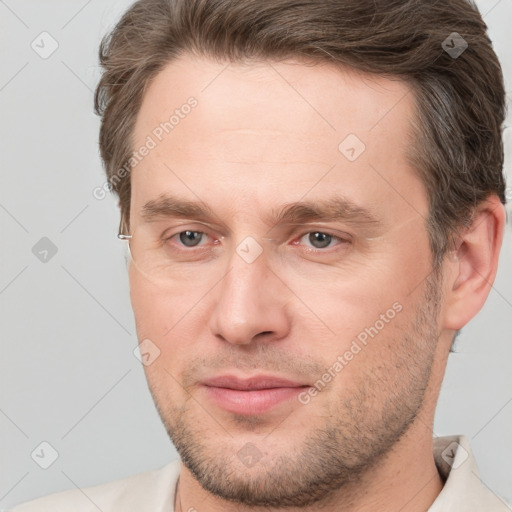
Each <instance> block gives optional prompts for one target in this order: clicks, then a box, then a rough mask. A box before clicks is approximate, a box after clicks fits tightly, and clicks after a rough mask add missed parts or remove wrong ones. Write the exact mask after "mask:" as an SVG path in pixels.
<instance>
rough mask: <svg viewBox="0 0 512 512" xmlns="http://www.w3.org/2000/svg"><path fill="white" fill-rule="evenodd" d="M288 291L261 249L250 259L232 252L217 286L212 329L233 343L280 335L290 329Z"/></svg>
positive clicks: (239, 343) (217, 334)
mask: <svg viewBox="0 0 512 512" xmlns="http://www.w3.org/2000/svg"><path fill="white" fill-rule="evenodd" d="M290 293H291V292H290V290H289V289H288V288H287V287H286V286H285V284H284V283H283V281H282V280H281V279H280V278H279V277H278V275H276V274H275V273H274V271H273V270H271V269H270V268H269V266H268V261H267V259H266V255H265V253H264V252H263V253H262V254H260V255H259V256H258V258H256V259H255V260H254V261H252V262H248V261H246V260H245V259H243V258H242V257H241V256H240V255H239V254H238V253H236V252H233V256H232V257H231V258H230V262H229V271H228V272H227V274H226V275H225V276H224V278H223V279H222V280H221V282H220V283H219V285H218V287H216V294H215V298H214V301H215V305H214V306H213V312H212V315H211V317H210V328H211V331H212V333H213V334H214V335H215V336H216V337H218V338H221V339H223V340H224V341H226V342H229V343H232V344H233V345H248V344H250V343H251V342H253V341H255V340H256V339H258V340H264V339H267V340H268V341H270V340H274V339H281V338H283V337H285V336H286V335H287V333H288V332H289V330H290V317H289V315H290V311H289V310H288V308H287V303H288V302H290V297H289V294H290Z"/></svg>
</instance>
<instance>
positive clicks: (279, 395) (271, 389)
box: [201, 375, 310, 415]
mask: <svg viewBox="0 0 512 512" xmlns="http://www.w3.org/2000/svg"><path fill="white" fill-rule="evenodd" d="M201 384H202V389H203V390H204V392H205V394H206V396H207V398H208V400H210V401H212V402H213V403H215V404H216V405H217V406H218V407H221V408H222V409H224V410H226V411H228V412H231V413H235V414H244V415H254V414H263V413H265V412H267V411H269V410H271V409H273V408H275V407H276V406H278V405H279V404H283V403H284V402H287V401H289V400H291V399H294V398H296V397H297V395H298V394H299V393H300V392H301V391H304V390H305V389H307V388H309V387H310V385H309V384H304V383H301V382H296V381H293V380H289V379H284V378H281V377H276V376H270V375H258V376H254V377H250V378H245V379H241V378H238V377H235V376H232V375H222V376H219V377H214V378H212V379H207V380H205V381H203V382H202V383H201Z"/></svg>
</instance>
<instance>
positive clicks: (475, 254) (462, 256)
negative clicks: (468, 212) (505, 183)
mask: <svg viewBox="0 0 512 512" xmlns="http://www.w3.org/2000/svg"><path fill="white" fill-rule="evenodd" d="M504 226H505V208H504V206H503V204H502V203H501V202H500V200H499V198H498V197H496V196H490V197H489V198H488V199H486V200H485V201H484V202H482V203H480V204H479V205H478V207H477V209H476V211H475V215H474V216H473V219H472V222H471V225H470V226H469V227H468V228H466V229H464V230H463V231H461V233H460V234H459V235H460V236H459V240H458V243H457V247H456V248H455V249H454V250H453V251H452V252H451V254H450V255H449V256H448V257H447V259H446V260H447V261H446V262H445V265H447V266H448V267H450V270H449V271H448V272H447V275H448V276H449V277H448V281H447V282H446V287H445V293H446V296H445V297H446V303H445V304H446V309H445V315H444V317H445V318H444V320H445V321H444V324H445V325H444V327H445V328H446V329H453V330H459V329H461V328H462V327H463V326H464V325H466V324H467V323H468V322H469V321H470V320H471V319H472V318H473V317H474V316H475V315H476V314H477V313H478V311H480V309H481V308H482V306H483V304H484V302H485V300H486V299H487V296H488V295H489V292H490V290H491V287H492V284H493V282H494V279H495V277H496V272H497V268H498V259H499V252H500V248H501V243H502V240H503V229H504Z"/></svg>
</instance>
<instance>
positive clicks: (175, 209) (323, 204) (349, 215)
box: [142, 195, 382, 228]
mask: <svg viewBox="0 0 512 512" xmlns="http://www.w3.org/2000/svg"><path fill="white" fill-rule="evenodd" d="M142 218H143V219H144V220H145V221H146V222H154V221H157V220H161V219H165V218H191V219H195V220H199V221H204V222H211V221H214V220H215V218H217V219H218V218H219V217H218V216H217V215H216V214H215V213H214V212H213V210H212V209H211V208H210V207H209V206H208V205H207V204H206V203H204V202H202V201H190V200H186V199H181V198H179V197H175V196H169V195H162V196H160V197H158V198H157V199H153V200H151V201H148V202H147V203H145V204H144V206H143V207H142ZM340 220H342V221H345V222H349V223H352V224H357V225H366V226H371V227H375V228H377V227H381V226H382V221H381V220H380V219H378V218H377V216H376V215H375V214H374V213H373V212H372V211H371V210H370V209H369V208H365V207H362V206H359V205H357V204H356V203H354V202H353V201H351V200H349V199H347V198H345V197H343V196H339V195H336V196H334V197H330V198H328V199H325V200H316V201H298V202H294V203H285V204H283V205H281V206H280V207H279V208H277V209H276V208H273V209H272V211H271V214H270V215H266V216H265V217H264V218H263V221H264V222H265V223H267V224H269V225H277V224H301V223H305V222H312V221H340Z"/></svg>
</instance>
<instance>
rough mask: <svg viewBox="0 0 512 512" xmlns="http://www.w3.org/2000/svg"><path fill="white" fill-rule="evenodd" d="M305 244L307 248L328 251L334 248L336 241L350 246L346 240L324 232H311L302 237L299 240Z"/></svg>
mask: <svg viewBox="0 0 512 512" xmlns="http://www.w3.org/2000/svg"><path fill="white" fill-rule="evenodd" d="M299 240H300V241H302V242H303V243H304V245H305V246H306V247H310V248H311V247H312V248H313V249H326V248H330V247H333V246H334V245H336V244H335V242H336V241H338V242H339V243H341V244H342V245H343V244H348V243H350V241H349V240H348V239H345V238H341V237H339V236H336V235H332V234H330V233H325V232H323V231H310V232H308V233H305V234H304V235H302V236H301V237H300V239H299Z"/></svg>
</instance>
